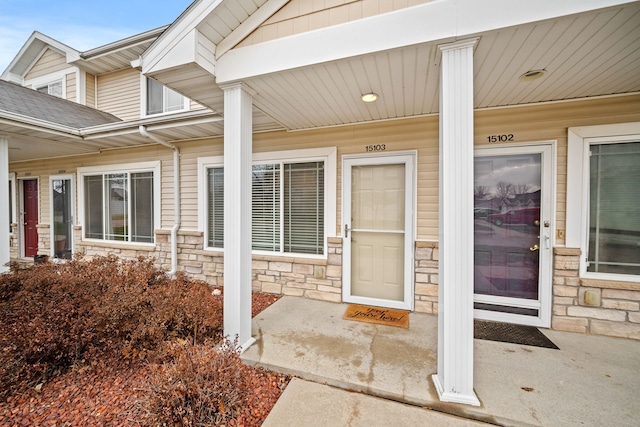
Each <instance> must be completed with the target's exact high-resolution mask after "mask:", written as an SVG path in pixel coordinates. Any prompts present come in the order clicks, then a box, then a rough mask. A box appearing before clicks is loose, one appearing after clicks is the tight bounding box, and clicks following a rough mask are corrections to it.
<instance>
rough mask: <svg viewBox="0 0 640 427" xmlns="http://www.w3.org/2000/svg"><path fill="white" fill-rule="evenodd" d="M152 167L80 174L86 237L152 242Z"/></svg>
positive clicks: (153, 205)
mask: <svg viewBox="0 0 640 427" xmlns="http://www.w3.org/2000/svg"><path fill="white" fill-rule="evenodd" d="M154 175H155V172H154V170H135V171H133V170H132V171H126V170H116V171H100V172H98V171H96V172H84V173H81V180H82V181H81V182H82V186H83V189H82V197H83V199H84V200H83V204H82V208H83V230H84V237H85V238H87V239H98V240H106V241H116V242H133V243H153V242H154V230H155V228H156V217H157V215H156V210H157V207H156V204H157V200H156V199H157V196H156V190H155V180H156V179H157V178H156V177H155V176H154Z"/></svg>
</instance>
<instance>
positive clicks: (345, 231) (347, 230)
mask: <svg viewBox="0 0 640 427" xmlns="http://www.w3.org/2000/svg"><path fill="white" fill-rule="evenodd" d="M349 230H351V229H350V228H349V225H348V224H345V225H344V237H345V238H346V237H349Z"/></svg>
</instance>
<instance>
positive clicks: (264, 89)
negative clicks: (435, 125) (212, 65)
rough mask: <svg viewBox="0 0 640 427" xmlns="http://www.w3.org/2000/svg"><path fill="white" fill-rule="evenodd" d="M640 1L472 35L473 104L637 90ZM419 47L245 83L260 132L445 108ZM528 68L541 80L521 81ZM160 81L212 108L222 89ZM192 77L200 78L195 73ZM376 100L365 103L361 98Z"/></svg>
mask: <svg viewBox="0 0 640 427" xmlns="http://www.w3.org/2000/svg"><path fill="white" fill-rule="evenodd" d="M639 23H640V2H632V3H628V4H624V5H620V6H616V7H611V8H607V9H601V10H597V11H592V12H586V13H581V14H577V15H569V16H565V17H561V18H556V19H551V20H545V21H540V22H536V23H529V24H524V25H518V26H513V27H508V28H505V29H501V30H496V31H488V32H483V33H478V34H470V35H468V36H465V37H464V38H471V37H479V42H478V44H477V46H476V50H475V54H474V68H475V70H474V76H475V77H474V91H475V95H474V99H475V107H476V108H489V107H501V106H513V105H521V104H531V103H538V102H545V101H557V100H568V99H576V98H585V97H594V96H601V95H613V94H625V93H633V92H638V91H640V74H638V69H640V24H639ZM451 41H454V39H443V40H438V41H437V42H432V43H425V44H416V45H411V46H406V47H403V48H398V49H393V50H387V51H381V52H375V53H371V54H367V55H363V56H357V57H350V58H346V59H341V60H337V61H330V62H324V63H319V64H315V65H310V66H306V67H303V68H293V69H290V70H285V71H281V72H278V73H271V74H265V75H260V76H254V77H250V78H246V79H244V82H245V83H246V84H247V85H248V86H249V87H250V88H251V89H253V90H254V91H255V95H254V100H253V102H254V108H255V109H256V110H257V111H260V112H262V113H263V114H264V115H265V116H266V117H268V118H270V119H271V120H272V121H271V123H267V122H266V121H262V122H261V123H260V127H261V130H265V129H268V128H273V129H276V128H283V127H284V128H286V129H290V130H297V129H308V128H316V127H324V126H336V125H343V124H350V123H361V122H369V121H374V120H385V119H394V118H401V117H411V116H419V115H426V114H433V113H437V112H438V108H439V86H440V67H439V62H440V55H439V53H438V52H439V50H438V45H439V44H442V43H448V42H451ZM530 70H545V74H544V76H543V77H542V78H540V79H537V80H531V81H522V80H521V79H520V78H519V77H520V76H521V75H523V74H524V73H525V72H527V71H530ZM164 77H165V79H163V83H165V84H168V85H169V86H175V87H177V88H178V89H179V90H180V91H181V92H183V93H185V94H186V95H188V96H190V97H193V98H195V99H197V100H199V101H201V102H203V103H204V104H205V105H207V106H209V107H210V108H212V109H213V110H214V111H218V112H222V111H223V106H224V104H223V96H222V91H221V90H220V89H219V88H217V87H216V86H213V85H211V86H209V88H208V89H204V88H203V87H202V86H200V85H198V84H197V79H196V80H193V81H194V83H193V84H190V83H189V81H188V80H187V79H182V78H181V77H180V71H179V70H178V69H174V70H171V71H169V72H168V73H166V74H165V76H164ZM192 77H193V76H192ZM367 92H374V93H376V94H378V96H379V98H378V101H377V102H375V103H370V104H365V103H363V102H362V101H361V99H360V98H361V95H362V94H364V93H367Z"/></svg>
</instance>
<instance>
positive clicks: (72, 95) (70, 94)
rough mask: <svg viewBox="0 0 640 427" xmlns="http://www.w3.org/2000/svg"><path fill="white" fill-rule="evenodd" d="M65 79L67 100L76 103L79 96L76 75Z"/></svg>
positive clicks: (68, 75)
mask: <svg viewBox="0 0 640 427" xmlns="http://www.w3.org/2000/svg"><path fill="white" fill-rule="evenodd" d="M65 78H66V86H67V94H66V99H67V100H69V101H73V102H76V96H77V94H78V91H77V85H76V73H69V74H67V75H66V76H65Z"/></svg>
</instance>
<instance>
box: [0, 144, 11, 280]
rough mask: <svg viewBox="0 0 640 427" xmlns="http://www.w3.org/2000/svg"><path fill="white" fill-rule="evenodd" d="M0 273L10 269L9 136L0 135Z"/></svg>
mask: <svg viewBox="0 0 640 427" xmlns="http://www.w3.org/2000/svg"><path fill="white" fill-rule="evenodd" d="M0 183H4V184H0V204H2V206H5V208H4V209H0V224H1V226H0V273H4V272H7V271H9V265H8V263H9V248H10V242H9V227H8V225H9V218H10V215H9V206H11V203H10V200H9V197H10V194H9V138H7V137H4V136H0Z"/></svg>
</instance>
